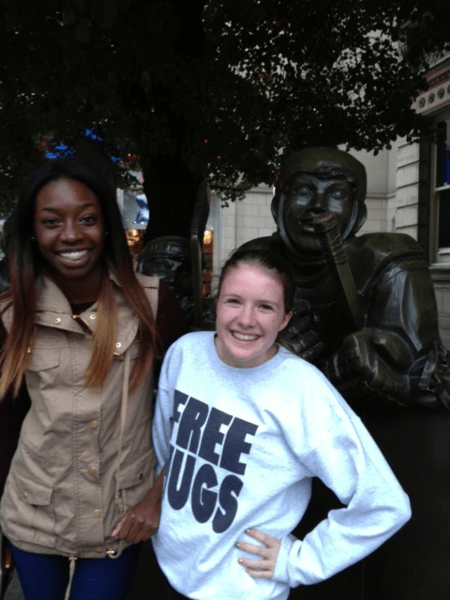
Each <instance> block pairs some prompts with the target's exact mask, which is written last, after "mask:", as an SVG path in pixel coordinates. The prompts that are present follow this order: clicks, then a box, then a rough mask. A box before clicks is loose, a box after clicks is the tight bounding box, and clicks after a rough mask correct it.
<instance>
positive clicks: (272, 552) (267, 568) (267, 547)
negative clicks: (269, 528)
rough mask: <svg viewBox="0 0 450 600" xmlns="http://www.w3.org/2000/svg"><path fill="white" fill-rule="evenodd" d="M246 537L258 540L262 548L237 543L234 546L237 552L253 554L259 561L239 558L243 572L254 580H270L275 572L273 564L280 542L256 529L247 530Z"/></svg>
mask: <svg viewBox="0 0 450 600" xmlns="http://www.w3.org/2000/svg"><path fill="white" fill-rule="evenodd" d="M245 533H246V535H248V536H250V537H252V538H254V539H255V540H258V542H261V543H262V544H264V546H256V545H255V544H249V543H247V542H237V544H236V546H237V547H238V548H239V550H243V551H244V552H248V553H249V554H255V556H258V557H259V559H257V560H252V559H251V558H239V559H238V562H239V564H240V565H242V566H243V567H245V572H246V573H248V574H249V575H251V576H252V577H254V578H255V579H272V577H273V574H274V572H275V564H276V562H277V558H278V552H279V551H280V546H281V540H277V539H276V538H274V537H272V536H271V535H267V533H262V532H261V531H258V530H257V529H247V531H246V532H245Z"/></svg>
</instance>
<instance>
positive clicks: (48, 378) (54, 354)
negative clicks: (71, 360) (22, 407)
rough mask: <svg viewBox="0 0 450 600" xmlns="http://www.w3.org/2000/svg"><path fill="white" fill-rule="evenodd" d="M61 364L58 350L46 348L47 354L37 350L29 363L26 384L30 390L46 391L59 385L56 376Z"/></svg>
mask: <svg viewBox="0 0 450 600" xmlns="http://www.w3.org/2000/svg"><path fill="white" fill-rule="evenodd" d="M59 363H60V356H59V350H58V349H52V348H46V349H45V352H42V351H39V352H37V351H36V349H35V351H34V352H33V355H32V357H31V359H30V362H29V363H28V367H27V372H26V383H27V387H28V389H30V390H44V389H48V388H54V387H55V385H57V381H56V375H57V371H56V370H55V369H57V368H58V367H59Z"/></svg>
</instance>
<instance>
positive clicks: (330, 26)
mask: <svg viewBox="0 0 450 600" xmlns="http://www.w3.org/2000/svg"><path fill="white" fill-rule="evenodd" d="M445 4H446V2H445V0H428V1H427V3H426V4H425V2H424V1H423V0H417V1H416V2H414V1H411V0H379V1H378V2H376V3H374V2H373V1H372V0H302V1H301V2H299V1H298V0H246V1H245V2H243V1H242V0H172V1H170V0H35V1H34V2H29V1H28V0H1V9H2V17H1V21H0V57H1V58H0V135H1V141H2V143H1V145H0V202H1V203H2V207H3V210H6V209H7V208H8V207H9V206H10V205H11V202H12V198H13V197H14V193H13V190H14V188H15V186H16V184H17V181H18V180H19V179H20V177H21V176H22V175H23V174H24V173H25V172H26V171H27V170H28V169H29V168H30V166H31V165H32V164H33V163H34V162H36V161H37V160H38V159H39V154H40V152H42V149H43V146H45V144H46V143H47V142H48V140H49V139H55V140H67V139H70V138H75V137H76V136H77V135H78V133H79V132H80V131H82V130H84V129H85V128H86V127H91V126H92V124H93V123H97V124H99V126H101V127H102V129H103V131H104V138H105V140H104V144H105V146H106V148H107V149H108V151H109V152H111V153H115V154H118V155H120V156H121V157H122V158H123V159H125V161H127V160H129V159H130V157H134V156H138V157H139V162H140V166H141V167H142V168H143V170H144V174H145V182H146V193H147V197H148V198H149V202H150V208H151V214H152V216H153V222H154V223H156V224H157V227H156V228H155V229H154V231H153V232H152V235H156V234H165V233H180V234H183V233H184V234H185V233H186V227H187V224H188V223H189V220H190V214H191V210H192V203H193V199H194V198H195V191H196V187H197V185H198V183H199V181H200V180H201V179H202V178H205V177H206V178H208V179H209V181H210V183H211V185H212V187H215V188H216V189H218V190H219V191H222V193H223V195H224V197H228V198H232V199H233V198H235V197H238V196H239V194H240V193H241V192H242V191H243V190H245V189H246V188H248V186H251V185H255V184H258V183H261V182H265V183H267V184H271V183H273V181H274V178H275V175H276V171H277V168H278V165H279V161H280V155H281V154H282V153H283V152H285V151H288V150H289V149H293V148H295V149H298V148H302V147H305V146H309V145H316V144H325V145H336V144H347V145H348V146H349V147H352V148H355V149H367V150H375V151H376V150H379V149H381V148H384V147H386V146H388V145H389V143H390V142H391V141H392V140H394V139H395V138H396V137H397V136H417V135H419V134H420V133H421V132H423V126H424V121H423V119H422V118H421V117H419V116H418V115H417V114H415V113H414V112H413V111H412V109H411V99H412V98H414V97H415V96H416V95H417V94H418V92H419V91H420V90H422V89H424V87H425V85H426V83H425V79H424V76H423V73H422V74H421V73H419V72H418V70H417V62H415V63H414V64H412V65H411V62H408V61H407V60H405V59H404V58H402V57H401V55H400V54H399V52H398V48H397V41H398V39H399V32H400V31H401V27H402V25H403V24H405V23H408V22H417V23H420V24H421V28H420V31H421V36H420V38H419V41H418V43H416V47H415V52H416V55H419V54H420V56H422V55H423V52H424V51H426V52H429V51H430V50H432V49H435V48H436V47H437V48H439V49H440V48H443V47H444V46H445V44H446V40H447V37H446V36H447V32H446V28H445V26H444V25H443V21H445V19H442V18H441V16H442V15H445V14H446V6H445ZM125 164H126V163H125ZM123 174H124V172H123V171H122V175H123ZM237 182H239V184H237Z"/></svg>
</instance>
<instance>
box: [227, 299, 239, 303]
mask: <svg viewBox="0 0 450 600" xmlns="http://www.w3.org/2000/svg"><path fill="white" fill-rule="evenodd" d="M226 303H227V304H239V300H237V299H236V298H227V300H226Z"/></svg>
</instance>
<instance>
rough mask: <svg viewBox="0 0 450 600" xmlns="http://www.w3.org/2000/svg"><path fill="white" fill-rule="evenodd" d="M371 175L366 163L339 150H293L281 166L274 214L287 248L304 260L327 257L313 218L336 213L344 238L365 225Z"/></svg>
mask: <svg viewBox="0 0 450 600" xmlns="http://www.w3.org/2000/svg"><path fill="white" fill-rule="evenodd" d="M366 185H367V177H366V170H365V167H364V165H362V164H361V163H360V162H359V161H358V160H356V158H354V157H353V156H351V155H350V154H348V153H347V152H343V151H342V150H337V149H336V148H326V147H318V148H306V149H304V150H300V151H299V152H292V153H291V154H289V155H288V156H287V158H286V160H285V162H284V163H283V165H282V167H281V172H280V177H279V180H278V183H277V188H276V192H275V196H274V199H273V201H272V215H273V218H274V219H275V221H276V223H277V226H278V231H279V233H280V236H281V238H282V240H283V242H284V244H285V245H286V246H287V248H288V249H289V250H290V251H291V252H292V253H294V254H295V255H297V256H298V257H300V258H304V259H310V260H313V259H317V258H318V257H321V256H322V249H321V245H320V241H319V239H318V237H317V236H316V234H315V233H314V228H313V226H312V220H313V219H314V218H315V217H317V216H319V215H320V214H322V213H324V212H332V213H333V214H335V216H336V218H337V221H338V225H339V229H340V232H341V236H342V239H343V240H346V239H348V238H349V237H350V236H352V235H354V234H355V233H356V232H357V231H358V230H359V229H360V228H361V226H362V225H363V223H364V221H365V219H366V214H367V209H366V205H365V197H366Z"/></svg>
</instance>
